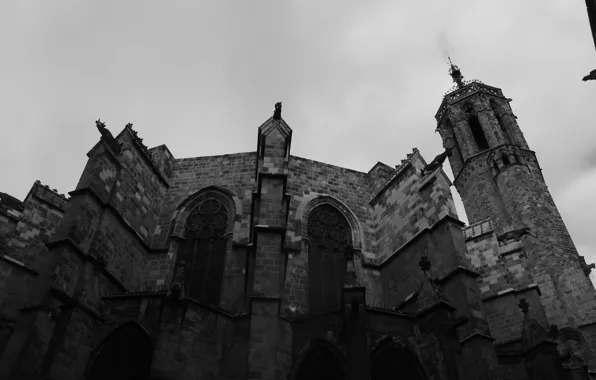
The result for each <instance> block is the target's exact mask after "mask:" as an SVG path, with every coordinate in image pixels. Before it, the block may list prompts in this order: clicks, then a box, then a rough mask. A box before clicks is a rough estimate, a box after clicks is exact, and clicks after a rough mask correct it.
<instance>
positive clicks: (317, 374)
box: [293, 344, 347, 380]
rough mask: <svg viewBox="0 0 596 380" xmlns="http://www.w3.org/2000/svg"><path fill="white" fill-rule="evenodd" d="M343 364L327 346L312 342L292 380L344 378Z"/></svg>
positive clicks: (343, 379) (335, 379) (337, 379)
mask: <svg viewBox="0 0 596 380" xmlns="http://www.w3.org/2000/svg"><path fill="white" fill-rule="evenodd" d="M346 379H347V376H346V371H345V368H344V364H343V363H342V362H341V360H340V359H339V358H338V357H337V354H335V353H334V352H333V351H332V350H331V349H330V348H329V347H326V345H323V344H313V345H312V346H311V348H310V349H309V350H308V352H307V353H306V355H305V356H304V358H303V359H302V361H301V362H300V366H299V367H298V370H297V372H296V374H295V376H294V378H293V380H346Z"/></svg>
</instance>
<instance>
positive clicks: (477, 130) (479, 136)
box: [465, 105, 489, 152]
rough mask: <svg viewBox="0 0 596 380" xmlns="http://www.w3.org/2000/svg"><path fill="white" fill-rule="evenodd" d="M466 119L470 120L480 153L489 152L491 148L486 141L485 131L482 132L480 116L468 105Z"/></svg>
mask: <svg viewBox="0 0 596 380" xmlns="http://www.w3.org/2000/svg"><path fill="white" fill-rule="evenodd" d="M465 113H466V118H467V120H468V124H469V125H470V129H471V130H472V136H474V141H476V145H477V146H478V149H479V150H480V152H482V151H483V150H487V149H488V148H489V146H488V141H487V140H486V136H485V135H484V131H483V130H482V125H480V120H478V116H476V114H475V113H474V108H473V106H472V105H467V106H466V109H465Z"/></svg>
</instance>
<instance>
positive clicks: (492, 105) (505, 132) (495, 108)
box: [489, 99, 513, 144]
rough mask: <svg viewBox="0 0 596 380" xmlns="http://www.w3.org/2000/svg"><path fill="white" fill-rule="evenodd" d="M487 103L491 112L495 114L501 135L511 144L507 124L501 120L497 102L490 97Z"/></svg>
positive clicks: (501, 116)
mask: <svg viewBox="0 0 596 380" xmlns="http://www.w3.org/2000/svg"><path fill="white" fill-rule="evenodd" d="M489 104H490V108H491V109H492V111H493V114H494V115H495V119H497V123H498V124H499V127H501V131H502V132H503V136H505V139H506V140H507V142H508V143H510V144H513V140H512V139H511V136H510V135H509V130H508V129H507V126H506V125H505V123H504V122H503V115H502V114H501V112H500V110H499V108H500V107H499V104H497V102H496V101H495V100H494V99H491V100H490V101H489Z"/></svg>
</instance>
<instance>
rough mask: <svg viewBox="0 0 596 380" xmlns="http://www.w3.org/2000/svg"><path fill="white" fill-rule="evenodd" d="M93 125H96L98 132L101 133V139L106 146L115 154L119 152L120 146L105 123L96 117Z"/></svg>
mask: <svg viewBox="0 0 596 380" xmlns="http://www.w3.org/2000/svg"><path fill="white" fill-rule="evenodd" d="M95 126H96V127H97V130H98V131H99V133H101V137H102V139H103V140H104V141H105V142H106V143H107V144H108V146H109V147H110V148H112V150H113V151H114V152H115V153H116V154H120V150H121V146H120V144H119V143H118V141H116V139H115V138H114V136H112V133H111V132H110V131H109V130H108V129H107V128H106V123H104V122H102V121H101V120H100V119H97V121H96V122H95Z"/></svg>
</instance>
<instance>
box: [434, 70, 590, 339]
mask: <svg viewBox="0 0 596 380" xmlns="http://www.w3.org/2000/svg"><path fill="white" fill-rule="evenodd" d="M450 75H451V76H452V77H453V80H454V82H455V83H456V86H455V88H454V89H453V90H452V91H450V92H449V93H447V94H446V95H445V97H444V99H443V102H442V104H441V106H440V108H439V111H438V112H437V114H436V116H435V118H436V120H437V124H438V126H437V131H438V132H439V133H440V135H441V138H442V139H443V144H444V146H445V148H446V149H451V156H450V157H449V161H450V165H451V168H452V170H453V175H454V176H455V179H454V181H453V183H454V185H455V187H456V188H457V191H458V192H459V194H460V195H461V198H462V201H463V204H464V207H465V210H466V214H467V216H468V220H469V223H470V224H474V223H477V222H482V221H485V220H488V219H492V223H493V226H494V229H495V233H496V237H497V241H498V242H499V244H502V243H504V242H506V241H510V240H518V241H519V242H520V243H521V244H522V246H523V251H524V253H525V255H526V257H527V260H528V262H529V264H530V265H529V266H528V267H529V268H531V271H532V277H533V279H534V282H536V284H538V285H539V287H540V291H541V293H542V295H541V301H542V304H543V306H544V309H545V312H546V315H547V318H548V322H549V324H557V325H558V326H571V327H578V328H581V329H583V330H591V329H594V330H595V331H594V333H595V334H596V328H593V327H591V326H590V325H591V324H593V323H594V322H596V292H595V290H594V287H593V285H592V283H591V281H590V280H589V279H588V276H587V274H589V270H590V269H589V267H588V266H587V265H586V264H585V261H584V260H583V258H582V257H580V256H579V254H578V252H577V250H576V248H575V245H574V243H573V241H572V240H571V237H570V235H569V232H568V231H567V228H566V227H565V223H564V222H563V219H562V218H561V215H560V214H559V211H558V210H557V207H556V205H555V202H554V201H553V198H552V196H551V194H550V192H549V191H548V188H547V186H546V183H545V180H544V177H543V176H542V171H541V169H540V165H539V163H538V159H537V158H536V154H535V152H534V151H532V150H531V149H530V148H529V146H528V143H527V142H526V139H525V138H524V135H523V133H522V131H521V129H520V127H519V125H518V123H517V117H516V116H515V115H514V114H513V111H512V109H511V106H510V102H511V99H508V98H507V97H505V96H504V95H503V92H502V91H501V90H500V89H498V88H495V87H491V86H487V85H485V84H483V83H482V82H480V81H475V80H474V81H464V80H463V76H462V73H461V71H460V70H459V68H458V67H457V66H455V65H453V64H451V69H450ZM590 333H591V331H590Z"/></svg>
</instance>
